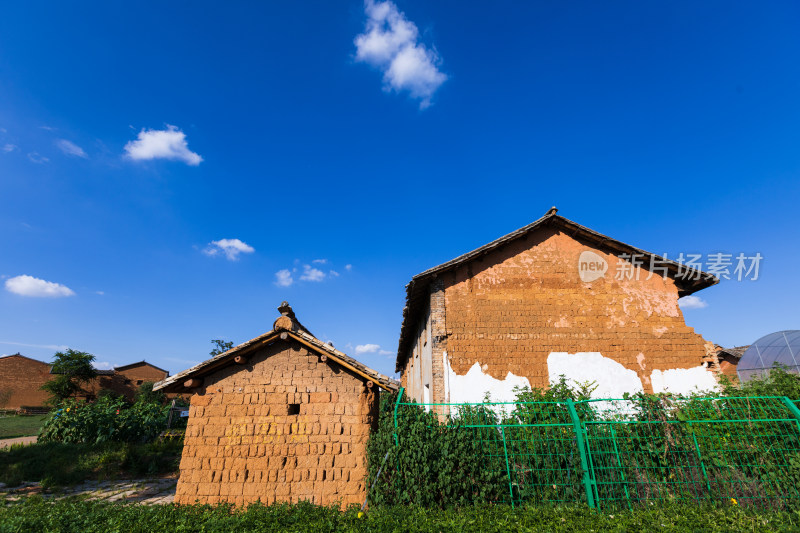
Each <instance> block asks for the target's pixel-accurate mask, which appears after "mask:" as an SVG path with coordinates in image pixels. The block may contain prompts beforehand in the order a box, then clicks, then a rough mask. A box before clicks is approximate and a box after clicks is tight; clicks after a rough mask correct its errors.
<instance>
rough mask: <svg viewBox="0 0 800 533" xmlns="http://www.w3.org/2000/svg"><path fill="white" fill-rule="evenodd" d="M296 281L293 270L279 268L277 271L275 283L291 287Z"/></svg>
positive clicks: (279, 285)
mask: <svg viewBox="0 0 800 533" xmlns="http://www.w3.org/2000/svg"><path fill="white" fill-rule="evenodd" d="M292 283H294V278H292V273H291V271H289V270H287V269H285V268H284V269H283V270H278V271H277V272H275V285H277V286H278V287H290V286H291V285H292Z"/></svg>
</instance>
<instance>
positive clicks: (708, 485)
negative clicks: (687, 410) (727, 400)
mask: <svg viewBox="0 0 800 533" xmlns="http://www.w3.org/2000/svg"><path fill="white" fill-rule="evenodd" d="M687 424H689V431H691V432H692V440H693V441H694V450H695V451H696V452H697V459H698V460H699V461H700V468H701V470H702V471H703V478H704V479H705V480H706V489H708V499H709V500H711V499H713V494H712V493H711V481H709V479H708V472H706V464H705V463H704V462H703V454H701V453H700V445H699V444H698V443H697V435H695V433H694V426H693V425H692V421H691V420H689V421H688V422H687Z"/></svg>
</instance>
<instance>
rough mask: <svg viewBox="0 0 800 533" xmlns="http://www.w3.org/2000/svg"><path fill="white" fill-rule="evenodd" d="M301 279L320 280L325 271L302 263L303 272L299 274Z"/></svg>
mask: <svg viewBox="0 0 800 533" xmlns="http://www.w3.org/2000/svg"><path fill="white" fill-rule="evenodd" d="M300 279H301V280H302V281H322V280H324V279H325V272H323V271H322V270H320V269H318V268H314V267H312V266H311V265H303V273H302V274H301V275H300Z"/></svg>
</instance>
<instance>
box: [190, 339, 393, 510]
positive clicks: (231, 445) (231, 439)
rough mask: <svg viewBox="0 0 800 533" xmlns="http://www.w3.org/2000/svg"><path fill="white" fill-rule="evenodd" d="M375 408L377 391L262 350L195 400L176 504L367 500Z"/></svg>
mask: <svg viewBox="0 0 800 533" xmlns="http://www.w3.org/2000/svg"><path fill="white" fill-rule="evenodd" d="M374 390H375V391H377V387H375V388H374ZM377 408H378V394H377V392H373V389H367V388H366V386H365V384H364V382H363V380H362V379H360V378H357V377H355V376H354V375H352V374H350V373H349V372H348V371H347V370H345V369H343V368H341V367H338V366H337V365H336V364H335V363H331V362H330V360H329V361H328V363H322V362H320V361H319V357H318V356H317V355H316V354H314V353H313V352H311V353H309V351H307V350H306V349H305V348H303V347H301V346H299V345H293V344H290V343H288V342H282V341H279V342H277V343H275V344H273V345H272V346H268V347H265V348H264V349H262V350H261V351H259V352H257V353H256V354H255V355H254V356H253V357H252V358H251V359H250V361H249V363H248V364H247V365H244V366H239V365H232V366H229V367H226V368H224V369H222V370H220V371H218V372H217V373H215V374H213V375H212V376H207V377H206V378H205V381H204V383H203V387H202V390H201V392H200V393H198V394H194V395H193V396H192V398H191V407H190V409H189V421H188V426H187V428H186V438H185V445H184V448H183V457H182V460H181V465H180V470H181V475H180V480H179V481H178V487H177V492H176V496H175V501H176V502H178V503H194V502H195V501H200V502H203V503H212V504H213V503H217V502H219V501H228V502H232V503H235V504H244V503H248V502H255V501H261V502H263V503H266V504H270V503H273V502H276V501H277V502H297V501H301V500H308V501H312V502H314V503H317V504H331V503H341V504H342V505H348V504H351V503H361V502H363V499H364V496H365V493H366V485H365V477H366V474H367V469H366V445H367V439H368V437H369V433H370V429H371V427H372V425H373V424H376V423H377V414H378V413H377ZM293 409H296V411H293ZM293 412H296V413H297V414H291V413H293Z"/></svg>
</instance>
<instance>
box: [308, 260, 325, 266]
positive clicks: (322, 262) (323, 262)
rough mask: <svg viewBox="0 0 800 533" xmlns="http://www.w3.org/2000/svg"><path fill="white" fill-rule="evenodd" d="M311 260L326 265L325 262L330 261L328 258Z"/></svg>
mask: <svg viewBox="0 0 800 533" xmlns="http://www.w3.org/2000/svg"><path fill="white" fill-rule="evenodd" d="M311 262H312V263H314V264H317V265H325V264H327V263H328V260H327V259H314V260H313V261H311Z"/></svg>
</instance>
